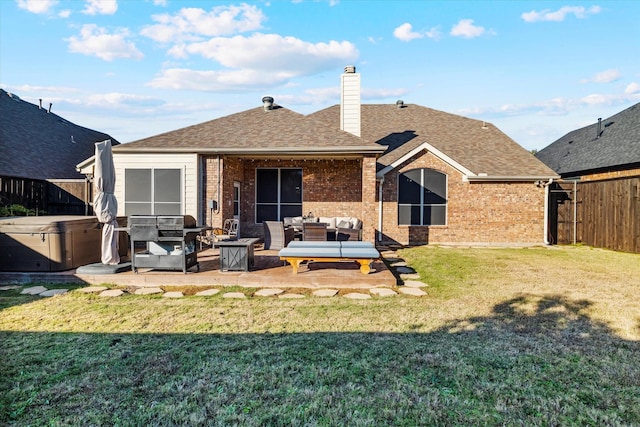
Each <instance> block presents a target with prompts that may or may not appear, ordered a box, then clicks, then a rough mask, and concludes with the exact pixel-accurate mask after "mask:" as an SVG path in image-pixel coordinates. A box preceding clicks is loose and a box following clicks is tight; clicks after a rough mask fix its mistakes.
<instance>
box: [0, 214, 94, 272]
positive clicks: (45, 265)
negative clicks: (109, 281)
mask: <svg viewBox="0 0 640 427" xmlns="http://www.w3.org/2000/svg"><path fill="white" fill-rule="evenodd" d="M101 239H102V230H101V225H100V223H99V222H98V219H97V218H96V217H95V216H71V215H65V216H61V215H58V216H27V217H12V218H0V271H63V270H69V269H72V268H76V267H79V266H82V265H86V264H91V263H95V262H100V242H101Z"/></svg>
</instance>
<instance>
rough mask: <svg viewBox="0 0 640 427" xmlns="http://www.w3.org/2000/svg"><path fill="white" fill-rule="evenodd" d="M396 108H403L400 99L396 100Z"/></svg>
mask: <svg viewBox="0 0 640 427" xmlns="http://www.w3.org/2000/svg"><path fill="white" fill-rule="evenodd" d="M396 107H398V108H402V107H404V101H403V100H402V99H398V100H397V101H396Z"/></svg>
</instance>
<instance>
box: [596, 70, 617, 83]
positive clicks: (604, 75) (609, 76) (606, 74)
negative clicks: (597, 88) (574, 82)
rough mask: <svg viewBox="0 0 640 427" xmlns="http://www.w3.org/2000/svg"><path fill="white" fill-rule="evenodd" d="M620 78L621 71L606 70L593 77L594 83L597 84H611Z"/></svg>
mask: <svg viewBox="0 0 640 427" xmlns="http://www.w3.org/2000/svg"><path fill="white" fill-rule="evenodd" d="M619 78H620V71H618V70H614V69H611V70H605V71H603V72H601V73H598V74H596V75H595V76H594V77H593V81H594V82H596V83H611V82H614V81H616V80H618V79H619Z"/></svg>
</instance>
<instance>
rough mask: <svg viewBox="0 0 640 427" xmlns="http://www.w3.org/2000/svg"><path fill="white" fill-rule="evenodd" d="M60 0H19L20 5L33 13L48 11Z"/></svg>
mask: <svg viewBox="0 0 640 427" xmlns="http://www.w3.org/2000/svg"><path fill="white" fill-rule="evenodd" d="M56 4H58V0H18V7H19V8H20V9H24V10H26V11H29V12H31V13H47V12H49V10H51V9H52V8H53V7H54V6H55V5H56Z"/></svg>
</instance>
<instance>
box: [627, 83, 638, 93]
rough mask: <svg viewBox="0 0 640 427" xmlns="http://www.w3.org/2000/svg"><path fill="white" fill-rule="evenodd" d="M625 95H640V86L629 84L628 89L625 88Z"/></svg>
mask: <svg viewBox="0 0 640 427" xmlns="http://www.w3.org/2000/svg"><path fill="white" fill-rule="evenodd" d="M624 93H626V94H628V95H632V94H638V93H640V84H639V83H636V82H633V83H629V84H628V85H627V87H626V88H624Z"/></svg>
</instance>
